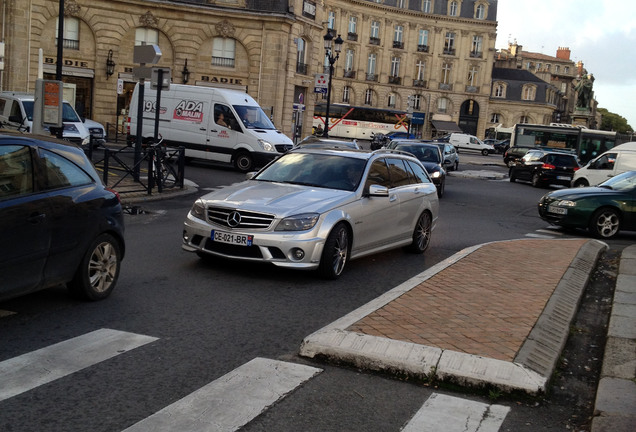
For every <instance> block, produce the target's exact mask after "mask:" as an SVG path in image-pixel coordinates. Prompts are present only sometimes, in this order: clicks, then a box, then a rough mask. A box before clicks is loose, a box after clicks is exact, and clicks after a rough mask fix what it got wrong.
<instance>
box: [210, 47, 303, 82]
mask: <svg viewBox="0 0 636 432" xmlns="http://www.w3.org/2000/svg"><path fill="white" fill-rule="evenodd" d="M297 41H298V42H297V44H298V54H297V56H296V72H298V73H301V74H303V75H307V61H306V60H305V59H306V56H307V50H306V43H305V40H304V39H303V38H298V39H297ZM212 58H213V59H214V57H212Z"/></svg>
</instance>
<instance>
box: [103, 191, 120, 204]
mask: <svg viewBox="0 0 636 432" xmlns="http://www.w3.org/2000/svg"><path fill="white" fill-rule="evenodd" d="M106 190H107V191H109V192H112V193H114V194H115V196H116V197H117V201H119V203H120V204H121V197H120V196H119V192H117V191H116V190H115V189H111V188H106Z"/></svg>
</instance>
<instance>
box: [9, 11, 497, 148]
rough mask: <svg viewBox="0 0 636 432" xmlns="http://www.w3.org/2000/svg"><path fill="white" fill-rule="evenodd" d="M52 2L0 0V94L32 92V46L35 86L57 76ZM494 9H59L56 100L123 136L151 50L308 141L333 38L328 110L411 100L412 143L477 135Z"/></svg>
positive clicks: (178, 71)
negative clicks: (0, 52) (138, 48)
mask: <svg viewBox="0 0 636 432" xmlns="http://www.w3.org/2000/svg"><path fill="white" fill-rule="evenodd" d="M59 2H60V0H13V1H9V0H0V13H2V15H3V17H2V20H1V24H0V25H2V30H1V31H2V33H1V34H2V35H3V41H4V42H5V47H6V49H5V63H4V64H5V68H4V70H3V71H2V72H0V87H1V88H2V90H10V91H26V92H33V91H34V88H35V80H36V78H37V75H38V63H39V58H40V57H39V50H40V49H42V59H43V73H44V78H49V79H53V78H55V72H56V62H57V25H58V7H59ZM496 12H497V1H496V0H180V1H168V0H154V1H148V0H65V1H64V15H65V20H64V37H63V41H62V43H63V47H64V49H63V58H62V62H63V68H62V80H63V81H64V83H65V98H67V99H68V100H71V101H72V102H74V104H75V106H76V108H77V109H78V112H80V114H81V115H83V116H86V117H90V118H93V119H95V120H97V121H100V122H102V123H104V124H109V125H113V126H112V127H114V125H119V126H120V127H121V126H122V125H123V124H124V121H125V119H126V115H127V112H126V110H127V108H128V104H129V98H130V96H131V94H132V89H133V87H134V85H135V82H136V79H135V76H134V68H135V67H138V66H139V64H135V63H134V61H133V51H134V46H135V45H138V44H140V43H142V42H145V43H153V44H157V45H158V46H159V47H160V49H161V52H162V57H161V59H160V61H159V62H158V63H157V66H161V67H169V68H171V71H172V79H173V82H175V83H182V82H184V81H186V77H187V84H193V85H201V86H204V85H210V86H223V87H230V88H236V89H240V90H243V91H247V92H248V93H249V94H250V95H251V96H253V97H254V98H255V99H256V100H257V101H258V102H259V104H260V105H261V106H262V107H263V108H264V109H265V111H266V112H268V113H270V114H271V117H272V119H273V121H274V123H275V125H276V126H277V127H278V128H279V129H281V130H282V131H283V132H284V133H285V134H286V135H288V136H290V137H291V136H293V135H294V134H297V135H299V136H305V135H307V134H309V133H311V126H312V123H313V114H314V113H313V107H314V104H315V103H317V102H319V101H321V100H322V98H323V96H321V95H320V94H316V93H314V78H315V75H316V74H320V73H323V72H324V66H325V52H324V48H323V37H324V35H325V32H326V30H327V28H331V29H333V31H334V33H337V34H342V37H343V39H345V43H344V44H343V50H342V53H341V56H340V59H339V61H338V62H337V63H336V65H335V74H334V76H333V87H332V89H333V93H332V101H333V102H338V103H349V104H351V105H361V106H369V107H372V108H377V109H388V108H391V109H397V110H403V111H406V110H407V109H408V106H407V104H408V100H409V97H411V99H412V100H414V101H415V102H414V104H413V105H414V106H413V111H414V113H422V114H424V115H425V116H426V121H425V122H424V123H423V124H422V125H420V126H418V128H419V129H418V130H417V131H418V133H419V134H420V135H422V136H424V137H428V136H432V135H434V134H436V133H442V132H444V130H442V126H443V124H448V123H453V124H455V125H459V126H460V127H461V128H462V129H463V130H465V131H466V132H470V133H474V134H476V135H478V136H483V135H484V131H485V129H486V128H487V126H488V118H487V117H488V111H489V109H488V104H489V98H490V93H491V88H490V82H491V74H492V65H493V63H494V54H495V50H494V46H495V38H496ZM371 58H373V66H370V63H371V60H370V59H371ZM108 63H110V65H111V66H110V67H109V66H108ZM111 71H112V75H111V74H110V72H111ZM429 120H432V121H429ZM444 122H446V123H444ZM440 125H442V126H440ZM436 126H438V127H436Z"/></svg>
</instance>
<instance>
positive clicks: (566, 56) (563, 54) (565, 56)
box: [556, 47, 570, 60]
mask: <svg viewBox="0 0 636 432" xmlns="http://www.w3.org/2000/svg"><path fill="white" fill-rule="evenodd" d="M556 57H557V58H558V59H561V60H570V48H567V47H559V49H557V52H556Z"/></svg>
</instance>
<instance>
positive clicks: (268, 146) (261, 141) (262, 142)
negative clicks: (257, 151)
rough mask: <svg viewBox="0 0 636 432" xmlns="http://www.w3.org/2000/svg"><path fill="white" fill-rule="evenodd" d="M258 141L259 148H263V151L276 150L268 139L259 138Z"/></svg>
mask: <svg viewBox="0 0 636 432" xmlns="http://www.w3.org/2000/svg"><path fill="white" fill-rule="evenodd" d="M258 143H259V144H260V146H261V148H262V149H263V150H265V151H268V152H275V151H276V146H274V145H273V144H272V143H270V142H269V141H265V140H264V139H259V140H258Z"/></svg>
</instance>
